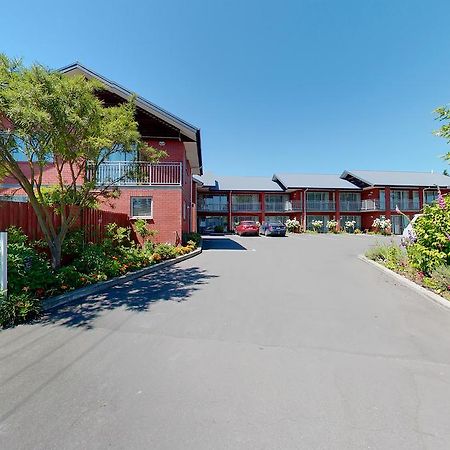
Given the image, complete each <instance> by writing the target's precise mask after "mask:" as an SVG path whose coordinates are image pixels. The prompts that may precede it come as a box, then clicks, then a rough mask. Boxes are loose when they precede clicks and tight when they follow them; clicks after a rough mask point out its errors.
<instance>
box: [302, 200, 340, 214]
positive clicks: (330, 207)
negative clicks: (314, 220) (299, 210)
mask: <svg viewBox="0 0 450 450" xmlns="http://www.w3.org/2000/svg"><path fill="white" fill-rule="evenodd" d="M306 210H307V211H314V212H315V211H335V210H336V202H335V201H311V200H308V201H307V202H306Z"/></svg>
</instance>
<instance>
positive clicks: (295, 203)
mask: <svg viewBox="0 0 450 450" xmlns="http://www.w3.org/2000/svg"><path fill="white" fill-rule="evenodd" d="M265 209H266V212H280V213H281V212H297V211H301V210H302V202H301V201H300V200H288V201H285V202H267V203H266V204H265Z"/></svg>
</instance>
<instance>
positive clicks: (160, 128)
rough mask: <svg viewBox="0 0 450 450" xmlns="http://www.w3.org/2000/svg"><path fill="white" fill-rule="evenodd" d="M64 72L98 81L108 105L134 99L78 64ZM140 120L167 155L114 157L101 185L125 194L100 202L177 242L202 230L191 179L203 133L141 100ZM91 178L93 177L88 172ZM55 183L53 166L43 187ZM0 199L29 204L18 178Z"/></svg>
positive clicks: (145, 134) (1, 188)
mask: <svg viewBox="0 0 450 450" xmlns="http://www.w3.org/2000/svg"><path fill="white" fill-rule="evenodd" d="M61 72H62V73H64V74H65V75H67V76H72V75H80V74H81V75H83V76H85V77H86V78H87V79H97V80H99V81H100V82H101V83H102V84H103V86H104V89H103V90H102V91H101V92H99V94H98V96H99V97H100V98H101V99H102V100H103V102H104V103H105V104H106V105H117V104H120V103H122V102H125V101H126V100H128V99H129V98H130V97H131V96H132V95H133V94H132V92H130V91H128V90H127V89H125V88H123V87H121V86H119V85H118V84H116V83H114V82H112V81H110V80H108V79H106V78H104V77H102V76H100V75H98V74H97V73H95V72H93V71H91V70H89V69H87V68H86V67H84V66H82V65H80V64H78V63H76V64H72V65H70V66H67V67H64V68H63V69H61ZM136 120H137V122H138V125H139V132H140V133H141V136H142V138H143V139H144V140H145V141H146V142H147V143H148V144H149V145H151V146H153V147H155V148H160V149H163V150H164V151H165V152H166V153H167V157H166V158H165V159H164V160H162V161H160V162H159V163H157V164H151V163H149V162H147V161H145V160H144V158H142V157H141V155H138V154H135V155H133V154H126V153H121V152H118V153H115V154H114V155H113V156H111V157H110V158H109V160H108V161H106V162H104V163H103V164H102V165H101V167H100V169H99V171H98V173H97V182H98V183H99V185H105V184H110V183H111V180H118V181H117V183H115V184H116V185H118V186H119V188H120V192H121V195H120V197H119V198H118V199H115V200H113V201H112V202H111V201H108V203H106V202H105V203H104V204H101V205H100V209H103V210H114V211H117V212H123V213H127V214H129V216H130V219H131V220H134V219H137V218H145V219H146V220H147V221H148V223H150V227H151V228H153V229H155V230H157V231H158V233H157V236H156V240H157V241H160V242H171V243H178V242H179V241H180V239H181V236H182V233H183V232H189V231H195V230H196V227H197V219H196V206H195V198H196V189H195V184H194V182H193V178H192V176H193V175H201V174H202V153H201V139H200V130H199V129H198V128H196V127H194V126H193V125H190V124H189V123H187V122H186V121H184V120H182V119H180V118H178V117H176V116H174V115H173V114H170V113H169V112H167V111H165V110H164V109H162V108H160V107H158V106H156V105H154V104H153V103H151V102H149V101H147V100H145V99H143V98H142V97H137V98H136ZM23 170H24V172H25V173H27V171H28V170H29V168H28V163H26V162H23ZM86 175H87V176H88V177H89V170H88V173H87V174H86ZM55 182H56V170H55V168H54V167H53V166H52V164H49V165H48V170H46V171H45V174H44V178H43V184H44V185H52V184H54V183H55ZM0 196H1V197H3V198H11V199H12V200H25V201H26V196H25V195H24V192H22V191H21V190H20V189H19V186H18V184H17V182H16V181H15V180H14V179H13V178H6V179H3V180H1V182H0ZM10 196H12V197H10Z"/></svg>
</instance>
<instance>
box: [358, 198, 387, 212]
mask: <svg viewBox="0 0 450 450" xmlns="http://www.w3.org/2000/svg"><path fill="white" fill-rule="evenodd" d="M380 206H383V210H384V205H380V201H379V200H362V201H361V211H379V210H380Z"/></svg>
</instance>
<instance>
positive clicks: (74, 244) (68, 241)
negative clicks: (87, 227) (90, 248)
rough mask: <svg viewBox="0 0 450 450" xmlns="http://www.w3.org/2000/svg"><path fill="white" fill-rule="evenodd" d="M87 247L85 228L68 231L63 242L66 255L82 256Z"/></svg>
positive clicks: (63, 250)
mask: <svg viewBox="0 0 450 450" xmlns="http://www.w3.org/2000/svg"><path fill="white" fill-rule="evenodd" d="M85 247H86V243H85V235H84V231H83V230H73V231H69V232H68V233H67V236H66V238H65V239H64V241H63V243H62V254H63V255H64V256H74V257H77V256H80V255H81V254H82V253H83V250H84V249H85Z"/></svg>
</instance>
